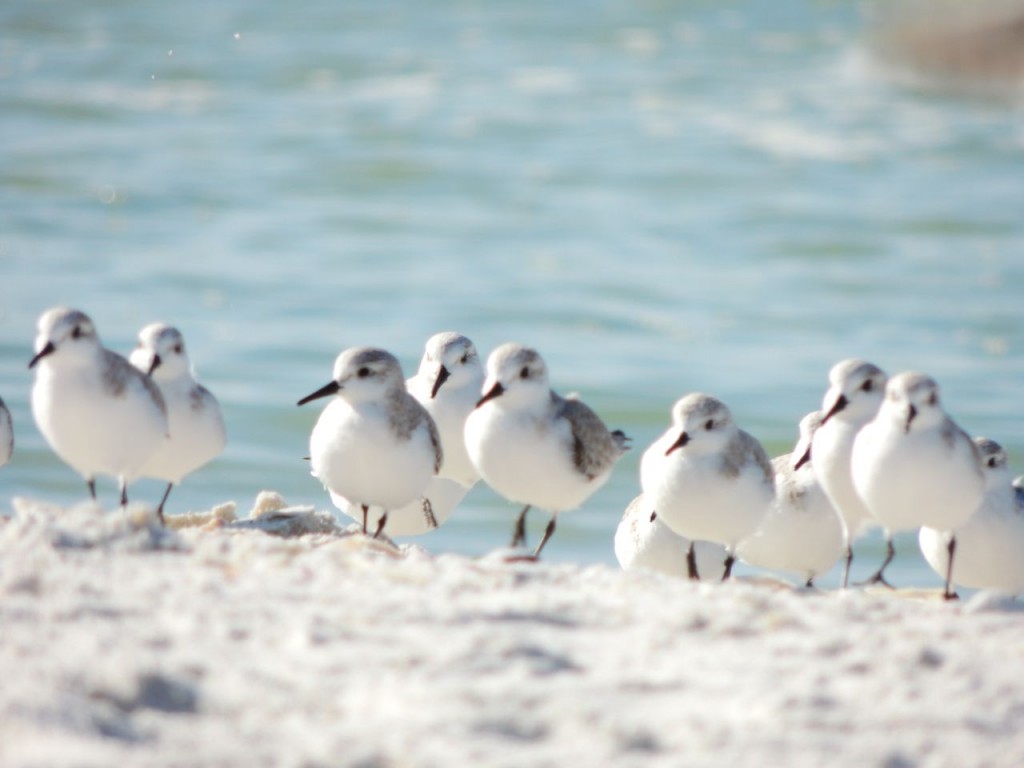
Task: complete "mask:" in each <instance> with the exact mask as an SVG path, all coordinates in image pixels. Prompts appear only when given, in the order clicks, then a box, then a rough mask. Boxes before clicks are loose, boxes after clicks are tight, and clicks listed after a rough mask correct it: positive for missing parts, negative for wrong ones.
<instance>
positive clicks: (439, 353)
mask: <svg viewBox="0 0 1024 768" xmlns="http://www.w3.org/2000/svg"><path fill="white" fill-rule="evenodd" d="M483 383H484V367H483V364H482V363H481V362H480V356H479V355H478V354H477V351H476V347H475V346H473V342H472V341H470V340H469V339H467V338H466V337H465V336H463V335H462V334H459V333H450V332H448V333H438V334H435V335H434V336H431V337H430V338H429V339H428V340H427V344H426V348H425V349H424V351H423V359H422V360H421V361H420V368H419V371H417V373H416V375H415V376H413V377H412V378H410V379H409V380H408V381H407V382H406V383H405V385H406V388H407V389H408V390H409V394H411V395H412V396H413V397H415V398H416V399H417V400H418V401H419V402H420V404H421V405H422V406H423V407H424V408H426V409H427V413H429V414H430V415H431V416H432V417H433V419H434V423H435V424H437V430H438V432H439V433H440V434H441V446H442V447H443V448H444V462H442V464H441V470H440V471H439V472H438V473H437V476H438V478H439V479H447V480H453V481H455V482H456V483H458V484H459V485H461V486H463V487H465V488H471V487H472V486H473V485H474V484H475V483H476V481H477V480H479V479H480V474H479V473H478V472H477V471H476V467H474V466H473V462H472V460H470V458H469V451H468V450H467V449H466V438H465V427H466V418H467V417H468V416H469V414H470V413H472V412H473V409H474V408H475V407H476V402H477V400H479V399H480V393H481V389H482V388H483Z"/></svg>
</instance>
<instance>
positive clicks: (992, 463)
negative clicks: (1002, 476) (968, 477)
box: [988, 456, 996, 469]
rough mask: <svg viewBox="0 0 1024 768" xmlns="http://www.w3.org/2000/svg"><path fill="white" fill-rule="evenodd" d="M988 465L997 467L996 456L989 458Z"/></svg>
mask: <svg viewBox="0 0 1024 768" xmlns="http://www.w3.org/2000/svg"><path fill="white" fill-rule="evenodd" d="M988 465H989V466H990V467H992V468H993V469H995V466H996V457H995V456H993V457H992V458H991V459H989V460H988Z"/></svg>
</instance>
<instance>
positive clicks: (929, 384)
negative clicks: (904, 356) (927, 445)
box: [882, 372, 946, 432]
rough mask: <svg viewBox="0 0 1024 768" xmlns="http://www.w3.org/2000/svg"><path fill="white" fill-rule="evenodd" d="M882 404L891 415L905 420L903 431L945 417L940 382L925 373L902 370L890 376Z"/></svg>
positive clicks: (902, 420)
mask: <svg viewBox="0 0 1024 768" xmlns="http://www.w3.org/2000/svg"><path fill="white" fill-rule="evenodd" d="M882 407H883V408H885V409H886V411H888V413H889V415H890V418H893V419H898V420H899V421H900V422H901V423H902V425H903V431H904V432H910V430H911V429H912V428H913V429H922V428H925V427H930V426H935V425H936V424H939V423H941V422H942V421H943V420H944V419H945V418H946V414H945V412H944V411H943V410H942V405H941V404H940V402H939V385H938V384H937V383H936V382H935V379H933V378H932V377H931V376H928V375H926V374H923V373H915V372H906V373H899V374H897V375H895V376H893V377H892V378H891V379H889V383H888V384H886V386H885V402H884V404H883V406H882Z"/></svg>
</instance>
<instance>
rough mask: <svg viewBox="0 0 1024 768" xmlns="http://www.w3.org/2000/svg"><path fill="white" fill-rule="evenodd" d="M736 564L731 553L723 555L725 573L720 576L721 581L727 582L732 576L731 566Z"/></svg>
mask: <svg viewBox="0 0 1024 768" xmlns="http://www.w3.org/2000/svg"><path fill="white" fill-rule="evenodd" d="M735 562H736V558H735V557H734V556H733V554H732V552H727V553H726V555H725V572H724V573H723V574H722V581H728V580H729V577H730V576H732V565H733V563H735Z"/></svg>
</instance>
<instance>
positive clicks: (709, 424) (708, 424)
mask: <svg viewBox="0 0 1024 768" xmlns="http://www.w3.org/2000/svg"><path fill="white" fill-rule="evenodd" d="M714 428H715V420H714V419H708V420H707V421H705V422H704V429H706V430H707V431H708V432H710V431H711V430H712V429H714Z"/></svg>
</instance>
